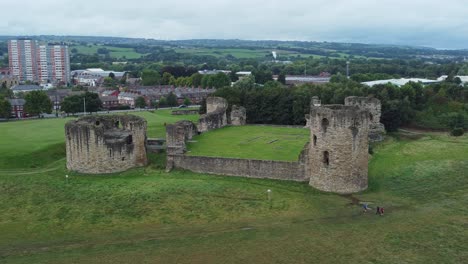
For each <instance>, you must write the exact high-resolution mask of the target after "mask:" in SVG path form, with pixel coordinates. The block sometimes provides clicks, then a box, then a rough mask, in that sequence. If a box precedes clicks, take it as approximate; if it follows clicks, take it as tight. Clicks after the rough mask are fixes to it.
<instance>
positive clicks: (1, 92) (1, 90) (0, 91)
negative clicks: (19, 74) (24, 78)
mask: <svg viewBox="0 0 468 264" xmlns="http://www.w3.org/2000/svg"><path fill="white" fill-rule="evenodd" d="M12 96H13V91H12V90H11V89H8V88H7V86H6V82H3V83H2V86H1V87H0V98H3V97H5V98H11V97H12Z"/></svg>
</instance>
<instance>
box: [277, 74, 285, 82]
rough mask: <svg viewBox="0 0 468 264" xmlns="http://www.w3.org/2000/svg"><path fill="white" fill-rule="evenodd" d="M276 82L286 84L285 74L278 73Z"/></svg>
mask: <svg viewBox="0 0 468 264" xmlns="http://www.w3.org/2000/svg"><path fill="white" fill-rule="evenodd" d="M278 82H280V83H282V84H286V75H285V74H284V73H280V74H278Z"/></svg>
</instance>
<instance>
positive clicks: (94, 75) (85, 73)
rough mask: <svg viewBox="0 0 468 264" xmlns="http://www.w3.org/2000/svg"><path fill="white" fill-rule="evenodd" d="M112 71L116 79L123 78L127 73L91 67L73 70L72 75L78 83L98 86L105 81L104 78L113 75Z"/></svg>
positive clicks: (75, 82)
mask: <svg viewBox="0 0 468 264" xmlns="http://www.w3.org/2000/svg"><path fill="white" fill-rule="evenodd" d="M111 73H112V74H113V75H114V78H116V79H121V78H122V77H123V76H124V75H125V72H117V71H105V70H103V69H100V68H90V69H84V70H75V71H72V72H71V76H72V78H73V83H74V84H76V85H84V86H97V85H98V84H100V83H102V82H103V80H104V78H106V77H109V75H112V74H111Z"/></svg>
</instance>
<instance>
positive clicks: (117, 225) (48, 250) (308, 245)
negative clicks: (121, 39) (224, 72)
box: [0, 111, 468, 263]
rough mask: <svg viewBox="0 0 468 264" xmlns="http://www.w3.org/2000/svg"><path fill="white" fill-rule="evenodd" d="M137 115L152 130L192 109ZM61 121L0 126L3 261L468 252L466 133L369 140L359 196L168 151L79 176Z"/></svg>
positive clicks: (407, 256) (277, 259) (320, 258)
mask: <svg viewBox="0 0 468 264" xmlns="http://www.w3.org/2000/svg"><path fill="white" fill-rule="evenodd" d="M139 114H140V115H142V116H143V117H145V118H146V119H147V120H148V124H149V136H151V137H160V136H162V135H163V132H164V126H163V123H165V122H166V123H171V122H175V121H176V120H177V119H179V118H185V117H180V116H170V114H169V112H168V111H156V112H155V113H150V112H142V113H139ZM191 118H193V119H196V116H192V117H191ZM65 121H66V120H64V119H60V120H59V119H54V120H52V119H51V120H33V121H24V122H23V121H20V122H11V123H0V134H1V137H0V158H1V159H0V212H1V217H0V263H466V262H467V260H468V245H467V243H466V238H467V237H468V229H467V228H466V227H467V225H468V217H467V215H468V209H467V207H466V204H467V203H468V192H467V190H468V177H467V176H468V175H467V172H468V151H467V149H468V136H464V137H461V138H453V137H448V136H445V135H435V134H428V135H416V136H411V135H410V136H408V135H404V134H395V135H392V136H389V137H388V139H387V140H386V141H385V142H383V143H381V144H379V145H377V146H375V148H374V150H375V154H374V155H373V157H372V159H371V162H370V166H369V173H370V177H369V180H370V188H369V190H368V191H366V192H363V193H359V194H355V195H354V196H351V197H350V196H340V195H335V194H327V193H322V192H318V191H316V190H314V189H312V188H311V187H309V186H308V185H307V184H301V183H295V182H283V181H274V180H261V179H248V178H236V177H221V176H211V175H204V174H195V173H191V172H187V171H173V172H171V173H166V172H165V171H164V156H163V155H151V156H150V159H151V164H150V165H149V166H147V167H145V168H139V169H134V170H130V171H127V172H124V173H119V174H113V175H105V176H104V175H102V176H86V175H79V174H75V173H70V172H67V171H66V169H65V156H64V150H63V148H64V143H63V140H64V139H63V124H64V123H65ZM51 153H53V157H51ZM37 161H41V162H37ZM32 165H34V167H32ZM65 174H69V175H70V179H69V181H68V182H67V181H65V178H64V175H65ZM267 189H271V190H272V201H271V202H269V201H268V200H267V195H266V190H267ZM357 200H361V201H367V202H370V206H371V207H372V208H374V207H375V206H376V205H380V206H384V207H385V209H386V214H385V216H383V217H380V216H377V215H375V214H373V213H367V214H364V213H362V212H361V209H360V208H359V206H358V205H356V204H355V202H356V201H357Z"/></svg>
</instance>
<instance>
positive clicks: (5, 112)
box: [0, 99, 11, 119]
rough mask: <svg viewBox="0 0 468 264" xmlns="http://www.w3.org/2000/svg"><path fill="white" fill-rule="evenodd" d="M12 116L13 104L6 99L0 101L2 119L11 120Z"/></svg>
mask: <svg viewBox="0 0 468 264" xmlns="http://www.w3.org/2000/svg"><path fill="white" fill-rule="evenodd" d="M10 115H11V104H10V102H9V101H8V100H6V99H0V117H2V118H6V119H8V118H10Z"/></svg>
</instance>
